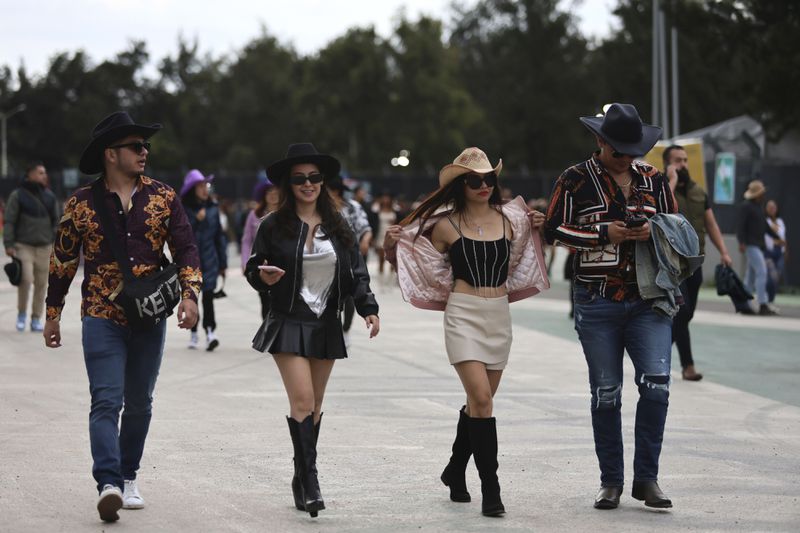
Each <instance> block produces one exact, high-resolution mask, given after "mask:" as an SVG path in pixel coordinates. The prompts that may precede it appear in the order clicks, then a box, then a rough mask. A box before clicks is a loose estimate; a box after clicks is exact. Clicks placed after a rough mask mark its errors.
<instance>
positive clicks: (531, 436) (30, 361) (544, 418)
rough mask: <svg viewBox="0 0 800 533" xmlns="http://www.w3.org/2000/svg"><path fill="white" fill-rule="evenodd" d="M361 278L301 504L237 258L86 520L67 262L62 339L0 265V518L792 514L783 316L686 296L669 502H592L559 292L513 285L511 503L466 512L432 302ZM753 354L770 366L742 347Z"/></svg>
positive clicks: (631, 396) (497, 527)
mask: <svg viewBox="0 0 800 533" xmlns="http://www.w3.org/2000/svg"><path fill="white" fill-rule="evenodd" d="M231 264H236V262H235V261H233V262H232V263H231ZM373 288H374V290H375V292H376V293H377V296H378V299H379V302H380V304H381V318H382V331H381V334H380V335H379V337H377V338H376V339H373V340H371V341H370V340H369V339H367V332H366V329H365V327H364V324H363V322H362V321H359V320H358V319H357V320H356V322H355V323H354V329H353V345H352V347H351V356H350V358H349V359H348V360H345V361H341V362H338V363H337V364H336V366H335V368H334V371H333V375H332V377H331V380H330V383H329V387H328V393H327V397H326V400H325V406H324V411H325V417H324V419H323V423H322V432H321V436H320V444H319V449H320V457H319V470H320V483H321V486H322V491H323V495H324V497H325V501H326V505H327V507H328V508H327V510H325V511H323V512H321V513H320V516H319V517H318V518H316V519H311V518H309V517H308V515H307V514H305V513H301V512H298V511H295V510H294V507H293V505H292V498H291V492H290V489H289V481H290V478H291V474H292V466H291V456H292V452H291V443H290V440H289V435H288V430H287V427H286V422H285V420H284V417H285V415H286V413H287V401H286V397H285V394H284V391H283V387H282V384H281V381H280V377H279V376H278V373H277V371H276V368H275V366H274V364H273V363H272V361H271V360H270V358H269V357H265V356H263V355H261V354H259V353H257V352H255V351H253V350H252V349H251V348H250V347H249V342H250V339H251V338H252V336H253V333H254V332H255V330H256V328H257V327H258V323H259V321H260V319H259V314H258V305H259V302H258V298H257V297H256V295H255V293H254V292H253V291H252V290H251V289H250V288H249V287H248V286H247V285H246V283H245V282H244V280H242V279H241V277H239V276H235V275H232V276H231V279H230V280H229V282H228V283H227V284H226V287H225V290H226V293H227V294H228V295H229V297H228V298H226V299H222V300H218V301H217V302H218V304H219V308H218V311H217V315H218V321H219V324H220V325H219V330H218V331H219V334H220V337H221V341H222V344H221V346H220V348H219V349H218V350H217V351H215V352H212V353H207V352H205V351H190V350H188V349H186V347H185V346H186V343H187V341H188V333H186V332H184V331H183V330H178V329H177V325H176V323H175V321H174V320H172V322H171V324H170V332H169V334H168V338H167V345H166V350H165V356H164V362H163V365H162V369H161V376H160V378H159V383H158V386H157V388H156V399H155V406H154V418H153V423H152V426H151V431H150V436H149V438H148V441H147V447H146V449H145V455H144V458H143V461H142V468H141V470H140V474H139V478H140V486H141V490H142V494H143V496H144V498H145V499H146V501H147V508H146V509H144V510H141V511H122V519H121V520H120V521H119V522H117V523H115V524H103V523H101V522H100V521H99V519H98V517H97V513H96V511H95V501H96V492H95V488H94V481H93V479H92V477H91V457H90V453H89V444H88V411H89V394H88V383H87V379H86V374H85V369H84V366H83V361H82V351H81V345H80V323H79V320H78V309H79V293H80V289H79V283H78V280H76V282H74V283H73V286H72V291H71V294H70V296H69V297H68V302H67V308H66V311H65V318H64V321H63V323H62V336H63V344H64V346H63V347H62V348H60V349H58V350H48V349H46V348H44V345H43V341H42V339H41V337H40V335H38V334H32V333H30V332H25V333H17V332H16V331H14V317H15V314H16V309H15V302H16V297H15V293H14V290H13V289H12V288H10V287H9V286H7V284H6V285H3V286H0V339H2V340H0V348H2V350H0V459H1V460H0V511H2V514H0V516H2V520H1V521H0V531H10V532H17V531H65V532H74V531H103V530H104V531H120V532H121V531H165V532H167V531H169V532H175V531H214V532H218V531H220V532H228V531H231V532H242V531H348V532H350V531H642V530H647V529H651V528H658V530H659V531H684V530H697V531H797V530H798V529H800V501H798V499H800V489H798V486H800V484H798V480H799V479H800V478H799V476H798V473H800V393H798V387H797V386H796V382H797V380H798V378H799V377H800V368H798V363H797V361H798V359H800V357H798V356H797V349H796V346H797V345H798V344H800V342H798V341H800V321H798V320H792V319H785V318H760V317H758V318H757V319H755V318H754V319H749V317H736V316H734V315H732V314H730V313H719V312H715V311H703V312H701V313H700V314H699V315H698V317H697V319H696V321H695V322H696V327H697V330H695V329H693V333H694V334H695V337H694V338H695V342H696V343H698V345H700V346H703V347H705V346H710V347H713V346H716V345H720V346H718V347H717V348H716V349H717V350H718V351H719V352H720V353H724V354H725V355H724V357H726V358H727V359H718V358H717V356H714V357H713V358H704V359H703V360H702V363H700V361H698V366H700V367H701V368H700V369H701V370H703V371H705V372H706V375H707V378H706V379H705V380H703V381H702V382H699V383H688V382H684V381H682V380H681V379H680V376H679V373H677V372H676V373H674V375H673V377H674V383H673V385H672V393H671V398H670V400H671V402H670V413H669V418H668V421H667V430H666V435H665V443H664V452H663V455H662V461H661V476H660V483H661V486H662V488H663V489H664V490H665V491H666V492H667V494H668V495H669V496H670V497H671V498H672V500H673V503H674V505H675V507H674V508H673V509H672V510H671V511H667V512H655V511H652V510H648V509H646V508H645V507H644V506H643V505H642V504H641V503H640V502H638V501H635V500H633V499H632V498H631V497H630V495H629V494H630V492H629V491H630V481H628V485H627V486H626V492H625V495H624V497H623V500H622V504H621V506H620V508H619V509H617V510H615V511H597V510H594V509H593V508H592V506H591V503H592V499H593V497H594V493H595V491H596V489H597V487H598V485H599V473H598V469H597V464H596V458H595V456H594V451H593V444H592V435H591V427H590V418H589V409H588V386H587V382H586V368H585V363H584V361H583V355H582V352H581V350H580V345H579V344H578V342H577V337H576V336H575V333H574V331H572V330H571V324H570V323H569V322H568V321H567V319H566V318H565V313H566V302H564V301H563V300H562V299H552V298H548V295H547V294H545V295H542V296H538V297H535V298H532V299H529V300H526V301H524V302H520V303H517V304H514V305H513V306H512V314H513V316H514V344H513V348H512V353H511V360H510V363H509V366H508V369H507V371H506V373H505V376H504V379H503V383H502V385H501V388H500V391H499V392H498V395H497V398H496V401H495V414H496V416H497V419H498V433H499V440H500V443H499V448H500V458H499V463H500V469H499V476H500V482H501V486H502V489H503V493H502V494H503V500H504V503H505V505H506V509H507V511H508V514H507V515H506V516H505V517H504V518H500V519H489V518H484V517H482V516H481V515H480V485H479V481H478V477H477V472H476V471H475V469H474V466H473V465H472V464H471V465H470V468H469V470H468V477H467V483H468V486H469V488H470V490H471V493H472V495H473V502H472V503H470V504H456V503H452V502H450V501H449V499H448V497H447V494H448V493H447V489H446V488H445V487H444V486H442V485H441V483H440V482H439V480H438V476H439V473H440V472H441V469H442V468H443V467H444V465H445V464H446V462H447V458H448V457H449V448H450V444H451V442H452V438H453V435H454V431H455V424H456V421H457V416H458V415H457V410H458V408H459V407H460V406H461V404H462V403H463V393H462V391H461V387H460V384H459V382H458V379H457V377H456V375H455V372H454V371H453V370H452V368H451V367H450V366H449V365H448V363H447V358H446V355H445V352H444V342H443V336H442V315H441V313H437V312H432V311H420V310H417V309H414V308H412V307H411V306H410V305H408V304H406V303H404V302H402V301H401V299H400V297H399V291H398V290H397V289H396V288H394V287H393V285H392V284H391V282H390V281H388V280H384V281H382V280H380V279H376V280H374V282H373ZM556 293H557V291H556ZM555 295H556V296H557V294H555ZM750 320H752V321H750ZM703 328H717V329H713V330H705V329H703ZM776 334H777V335H776ZM707 335H712V336H713V337H714V339H715V340H713V341H709V340H708V339H707V338H706V337H707ZM765 339H768V340H765ZM776 339H777V340H776ZM776 351H777V352H781V353H778V354H775V353H773V352H776ZM715 353H716V352H715ZM704 357H705V356H704ZM698 358H699V356H698ZM765 358H766V360H768V361H771V362H770V363H769V365H767V366H766V367H765V366H764V364H754V363H753V362H754V361H759V360H760V361H764V360H765ZM675 361H676V364H677V357H676V359H675ZM726 367H729V368H733V369H734V370H733V371H728V372H729V373H744V375H743V376H740V377H739V381H741V382H743V383H744V384H740V385H739V386H736V383H732V382H731V380H730V379H728V378H724V377H720V376H724V375H725V372H723V371H722V369H725V368H726ZM625 370H626V380H625V388H624V393H623V424H624V437H625V442H626V467H627V468H628V476H629V479H630V475H631V464H632V458H633V447H632V443H633V432H632V424H633V409H634V406H635V403H636V396H637V395H636V388H635V386H634V384H633V379H632V377H633V376H632V374H633V373H632V366H631V365H630V362H629V361H626V363H625ZM754 383H756V384H760V385H759V387H758V389H759V390H760V391H761V392H760V393H756V392H758V391H754V390H753V389H754V388H755V387H754V386H753V385H752V384H754ZM777 389H780V390H781V391H782V392H781V393H780V394H778V393H775V392H774V391H775V390H777Z"/></svg>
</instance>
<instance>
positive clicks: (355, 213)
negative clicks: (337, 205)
mask: <svg viewBox="0 0 800 533" xmlns="http://www.w3.org/2000/svg"><path fill="white" fill-rule="evenodd" d="M339 213H341V215H342V217H344V219H345V220H346V221H347V223H348V224H349V225H350V229H352V230H353V233H355V235H356V242H358V241H360V240H361V237H363V236H364V234H365V233H367V232H368V231H371V228H370V226H369V220H368V219H367V213H366V211H364V208H363V207H361V204H359V203H358V202H356V201H355V200H345V201H344V205H343V206H342V209H341V210H340V211H339Z"/></svg>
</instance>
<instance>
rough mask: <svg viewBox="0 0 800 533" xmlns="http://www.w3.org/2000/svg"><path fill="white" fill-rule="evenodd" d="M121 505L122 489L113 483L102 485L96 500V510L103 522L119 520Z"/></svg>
mask: <svg viewBox="0 0 800 533" xmlns="http://www.w3.org/2000/svg"><path fill="white" fill-rule="evenodd" d="M120 507H122V491H121V490H119V487H117V486H115V485H111V484H110V483H109V484H106V485H103V490H102V491H100V498H98V500H97V512H98V513H100V520H102V521H103V522H116V521H117V520H119V514H117V511H119V509H120Z"/></svg>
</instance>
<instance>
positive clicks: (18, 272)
mask: <svg viewBox="0 0 800 533" xmlns="http://www.w3.org/2000/svg"><path fill="white" fill-rule="evenodd" d="M3 270H5V271H6V275H7V276H8V281H9V282H11V284H12V285H14V286H17V285H19V282H20V281H22V261H20V260H19V259H17V258H16V257H12V258H11V262H10V263H7V264H6V265H4V266H3Z"/></svg>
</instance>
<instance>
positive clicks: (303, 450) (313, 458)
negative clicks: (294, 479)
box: [286, 415, 325, 517]
mask: <svg viewBox="0 0 800 533" xmlns="http://www.w3.org/2000/svg"><path fill="white" fill-rule="evenodd" d="M286 421H287V422H288V424H289V433H290V434H291V436H292V444H293V445H294V456H295V464H296V465H298V467H299V474H300V488H301V490H302V495H303V506H304V509H305V511H306V512H307V513H309V514H310V515H311V516H312V517H313V516H317V513H318V512H319V511H321V510H323V509H325V502H324V501H323V500H322V494H321V493H320V490H319V480H318V479H317V446H316V439H315V437H314V416H313V415H308V416H307V417H306V418H305V419H303V421H302V422H298V421H297V420H295V419H294V418H291V417H288V416H287V417H286Z"/></svg>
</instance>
